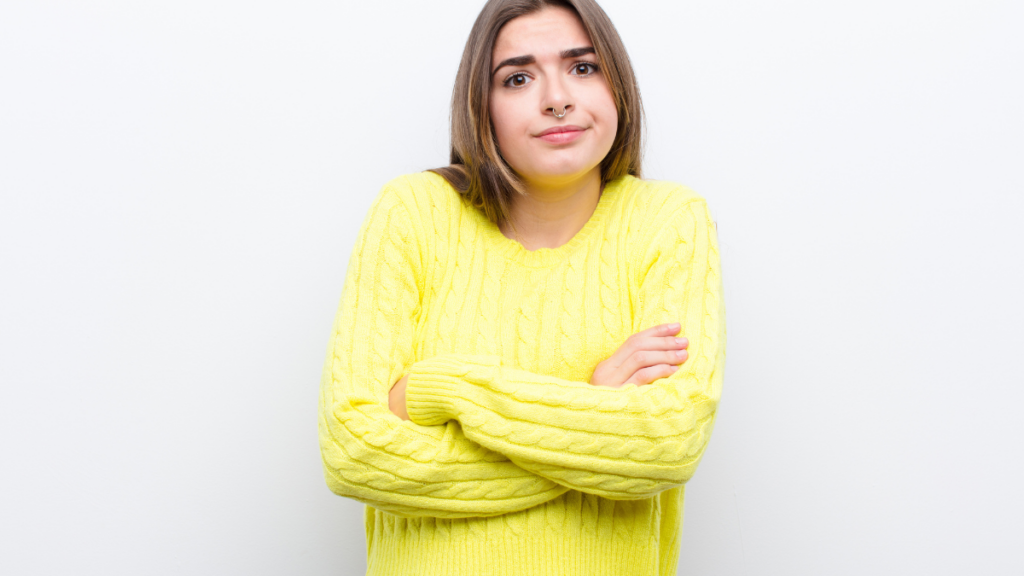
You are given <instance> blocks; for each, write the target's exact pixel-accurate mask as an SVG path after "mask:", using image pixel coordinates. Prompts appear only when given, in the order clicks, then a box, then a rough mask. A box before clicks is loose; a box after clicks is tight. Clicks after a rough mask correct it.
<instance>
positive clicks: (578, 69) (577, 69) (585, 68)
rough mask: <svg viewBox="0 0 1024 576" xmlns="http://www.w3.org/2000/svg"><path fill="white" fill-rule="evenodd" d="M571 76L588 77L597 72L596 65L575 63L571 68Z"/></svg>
mask: <svg viewBox="0 0 1024 576" xmlns="http://www.w3.org/2000/svg"><path fill="white" fill-rule="evenodd" d="M572 70H573V74H575V75H576V76H590V75H591V74H593V73H594V72H597V70H598V68H597V64H594V63H593V62H577V63H575V64H573V66H572Z"/></svg>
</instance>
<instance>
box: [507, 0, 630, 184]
mask: <svg viewBox="0 0 1024 576" xmlns="http://www.w3.org/2000/svg"><path fill="white" fill-rule="evenodd" d="M510 59H511V62H510V61H509V60H510ZM491 62H492V68H491V71H492V76H491V91H490V113H491V121H492V122H493V123H494V132H495V134H496V136H497V139H498V146H499V147H500V148H501V154H502V156H503V157H504V158H505V160H506V161H507V162H508V163H509V165H510V166H512V168H513V169H514V170H515V171H516V172H517V173H518V174H519V175H520V176H521V177H522V178H524V179H525V180H526V181H527V182H528V183H530V184H533V185H535V186H558V185H559V184H568V183H570V182H571V181H573V180H576V179H578V178H580V177H582V176H584V175H586V174H587V173H588V172H590V171H591V170H599V165H600V163H601V160H603V159H604V157H605V156H606V155H607V154H608V151H609V150H611V147H612V142H613V141H614V140H615V133H616V130H617V129H618V114H617V113H616V110H615V101H614V99H613V98H612V91H611V87H610V86H609V85H608V81H607V80H605V78H604V75H603V74H602V73H601V71H600V70H598V66H597V57H596V55H595V53H594V52H593V44H591V42H590V37H589V36H587V33H586V31H585V30H584V29H583V23H582V22H580V20H579V18H578V17H577V16H576V14H575V13H573V12H572V11H570V10H568V9H566V8H562V7H557V6H552V7H547V8H543V9H541V10H539V11H537V12H534V13H532V14H527V15H525V16H520V17H518V18H515V19H513V20H511V21H509V22H508V23H507V24H505V25H504V26H503V27H502V28H501V30H500V31H499V32H498V37H497V39H496V40H495V44H494V51H493V53H492V58H491ZM563 108H564V109H565V116H564V117H563V118H556V117H555V113H558V114H561V113H562V109H563ZM551 128H560V129H570V131H569V132H563V133H561V134H546V135H545V134H544V133H545V132H546V131H548V130H549V129H551Z"/></svg>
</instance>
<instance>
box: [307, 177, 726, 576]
mask: <svg viewBox="0 0 1024 576" xmlns="http://www.w3.org/2000/svg"><path fill="white" fill-rule="evenodd" d="M670 322H679V323H681V324H682V329H681V331H680V335H681V336H685V337H687V338H688V339H689V341H690V344H689V358H688V359H687V360H686V362H685V363H683V364H682V365H681V366H680V368H679V370H677V371H676V372H675V373H673V374H672V375H671V376H668V377H665V378H661V379H658V380H656V381H654V382H652V383H650V384H647V385H642V386H637V385H635V384H627V385H626V386H624V387H622V388H618V389H615V388H607V387H599V386H592V385H590V384H589V380H590V377H591V374H592V373H593V370H594V368H595V367H596V366H597V364H598V363H600V362H602V361H603V360H605V359H607V358H608V357H609V356H610V355H611V354H612V353H614V352H615V351H616V349H618V348H619V346H621V345H622V344H623V342H624V341H625V340H626V338H627V337H629V336H630V335H632V334H634V333H636V332H639V331H641V330H644V329H646V328H650V327H652V326H655V325H657V324H663V323H670ZM725 343H726V330H725V308H724V302H723V298H722V285H721V274H720V265H719V256H718V241H717V236H716V229H715V225H714V222H713V221H712V219H711V217H710V214H709V212H708V209H707V205H706V203H705V201H704V199H703V198H701V197H700V196H698V195H697V194H696V193H694V192H693V191H692V190H690V189H688V188H686V187H684V186H680V185H678V184H674V183H671V182H663V181H651V180H642V179H638V178H635V177H633V176H624V177H621V178H618V179H616V180H613V181H611V182H609V183H608V184H606V186H605V188H604V191H603V193H602V195H601V197H600V198H599V200H598V204H597V207H596V209H595V210H594V212H593V214H592V215H591V217H590V219H589V220H588V221H587V223H586V224H585V225H584V227H583V228H582V229H581V230H580V231H579V232H578V233H577V234H576V235H575V236H574V237H573V238H572V240H570V241H569V242H568V243H567V244H565V245H563V246H559V247H557V248H541V249H538V250H535V251H530V250H527V249H526V248H524V247H523V246H522V245H521V244H519V243H518V242H516V241H514V240H511V239H509V238H506V237H505V236H504V235H503V234H502V233H501V231H500V230H499V229H498V228H497V227H496V226H495V225H494V224H492V223H491V222H490V221H488V220H487V219H486V217H485V216H484V215H483V213H482V212H481V211H480V210H478V209H476V208H474V207H472V206H470V205H469V204H468V203H466V202H465V201H464V200H463V199H462V197H461V196H460V195H459V194H458V193H457V192H456V191H455V190H454V189H453V188H452V187H451V186H449V185H448V183H447V182H446V181H445V180H444V179H443V178H441V177H440V176H438V175H436V174H433V173H430V172H422V173H417V174H409V175H405V176H401V177H398V178H396V179H394V180H392V181H391V182H388V183H387V184H386V185H385V186H384V187H383V188H382V189H381V191H380V192H379V193H378V195H377V197H376V199H375V200H374V202H373V204H372V206H371V208H370V210H369V213H368V215H367V216H366V218H365V220H364V221H363V224H362V226H361V228H360V230H359V235H358V239H357V241H356V244H355V247H354V249H353V252H352V256H351V258H350V260H349V263H348V269H347V273H346V277H345V284H344V288H343V291H342V296H341V302H340V305H339V308H338V311H337V314H336V316H335V319H334V324H333V327H332V330H331V339H330V345H329V349H328V353H327V359H326V362H325V365H324V371H323V379H322V382H321V394H320V403H319V432H320V447H321V453H322V455H323V464H324V475H325V478H326V480H327V484H328V486H329V487H330V489H331V490H332V491H333V492H334V493H336V494H339V495H341V496H346V497H349V498H353V499H355V500H357V501H359V502H362V503H364V504H366V505H367V507H366V508H365V515H364V521H365V527H366V540H367V547H368V548H367V550H368V555H367V564H368V574H369V575H371V576H385V575H417V576H433V575H445V576H461V575H474V576H476V575H481V574H489V575H495V576H497V575H515V576H532V575H543V576H572V575H577V574H578V575H588V576H605V575H608V576H611V575H615V576H624V575H644V576H647V575H650V576H656V575H657V576H667V575H674V574H676V566H677V564H678V552H679V544H680V540H679V537H680V531H681V527H682V514H683V493H684V484H685V482H686V481H687V480H689V479H690V477H691V476H692V475H693V473H694V470H695V469H696V467H697V464H698V462H699V461H700V458H701V456H702V454H703V453H704V450H705V448H706V446H707V443H708V438H709V436H710V434H711V430H712V427H713V425H714V419H715V411H716V407H717V405H718V401H719V398H720V395H721V387H722V378H723V370H724V365H725ZM404 374H409V379H408V388H407V392H406V402H407V409H408V412H409V416H410V418H411V421H403V420H401V419H400V418H398V417H397V416H395V415H394V414H392V413H391V411H390V410H389V408H388V392H389V390H390V389H391V386H392V385H393V384H394V383H395V382H397V381H398V380H399V379H400V378H401V377H402V376H403V375H404Z"/></svg>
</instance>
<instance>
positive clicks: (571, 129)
mask: <svg viewBox="0 0 1024 576" xmlns="http://www.w3.org/2000/svg"><path fill="white" fill-rule="evenodd" d="M584 130H586V128H583V127H582V126H571V125H570V126H554V127H552V128H548V129H547V130H545V131H543V132H541V133H540V134H537V138H540V139H541V140H544V141H545V142H551V143H552V144H564V143H566V142H572V141H573V140H575V139H577V138H579V137H580V136H581V135H582V134H583V131H584Z"/></svg>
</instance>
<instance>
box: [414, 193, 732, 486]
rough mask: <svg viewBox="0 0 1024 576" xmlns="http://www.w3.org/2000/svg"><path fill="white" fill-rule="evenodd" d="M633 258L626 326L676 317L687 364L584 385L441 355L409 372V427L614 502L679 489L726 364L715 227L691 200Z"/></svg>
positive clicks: (489, 358)
mask: <svg viewBox="0 0 1024 576" xmlns="http://www.w3.org/2000/svg"><path fill="white" fill-rule="evenodd" d="M667 218H668V220H667V221H666V225H665V226H664V227H662V228H661V229H660V230H659V231H658V232H657V233H656V234H654V235H653V238H651V239H650V240H649V241H648V242H646V245H645V247H643V248H641V249H640V250H639V252H640V253H641V254H643V256H642V257H641V258H640V260H639V262H640V264H639V267H638V269H637V272H636V274H637V280H636V281H635V282H634V284H635V285H636V286H637V288H636V293H635V297H634V302H636V308H637V309H636V311H635V315H634V318H633V320H634V327H635V328H636V331H639V330H642V329H645V328H648V327H651V326H653V325H656V324H661V323H670V322H674V321H678V322H680V324H681V325H682V329H681V332H680V334H681V335H683V336H686V337H688V338H689V340H690V345H689V352H690V354H689V358H688V360H687V361H686V362H684V363H683V364H682V365H681V366H680V369H679V370H677V371H676V372H675V373H673V374H672V375H670V376H668V377H664V378H660V379H658V380H655V381H654V382H651V383H650V384H647V385H642V386H637V385H635V384H627V385H625V386H623V387H622V388H618V389H615V388H607V387H598V386H591V385H590V384H589V383H587V382H577V381H570V380H564V379H561V378H557V377H552V376H547V375H541V374H535V373H532V372H528V371H524V370H520V369H517V368H514V367H509V366H503V365H502V364H501V360H500V358H499V357H498V356H494V355H470V354H444V355H440V356H435V357H433V358H429V359H425V360H421V361H419V362H416V363H415V364H413V365H412V367H411V368H410V372H409V374H410V376H409V380H408V387H407V390H406V407H407V409H408V412H409V416H410V418H411V419H412V421H413V422H416V423H419V424H424V425H430V424H438V423H441V422H444V421H446V420H448V419H456V420H458V421H459V422H460V423H461V425H462V429H463V430H464V431H465V434H466V436H467V437H469V438H470V439H471V440H474V441H476V442H478V443H480V445H482V446H484V447H486V448H489V449H491V450H494V451H495V452H499V453H501V454H504V455H506V456H508V457H509V459H511V460H512V461H513V462H515V463H516V464H518V465H519V466H521V467H522V468H524V469H526V470H529V471H531V472H534V473H536V474H538V475H539V476H543V477H545V478H549V479H551V480H554V481H555V482H558V483H559V484H561V485H563V486H567V487H569V488H572V489H575V490H579V491H582V492H588V493H592V494H596V495H599V496H603V497H606V498H610V499H615V500H632V499H640V498H648V497H651V496H654V495H656V494H658V493H659V492H662V491H664V490H667V489H669V488H673V487H676V486H679V485H682V484H683V483H685V482H686V481H687V480H689V478H690V477H691V476H692V475H693V473H694V470H695V469H696V467H697V464H698V462H699V460H700V458H701V456H702V454H703V452H704V449H705V447H706V446H707V442H708V438H709V436H710V434H711V430H712V427H713V423H714V417H715V411H716V408H717V406H718V400H719V397H720V395H721V386H722V379H723V369H724V365H725V340H726V333H725V308H724V302H723V298H722V284H721V274H720V264H719V256H718V240H717V235H716V228H715V225H714V222H713V221H712V220H711V217H710V214H709V213H708V210H707V206H706V203H705V202H704V200H703V199H702V198H699V197H697V198H696V199H693V200H691V201H688V202H686V203H684V204H682V205H681V206H680V207H678V208H677V209H675V210H674V211H673V212H672V213H671V214H670V215H668V216H667Z"/></svg>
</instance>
